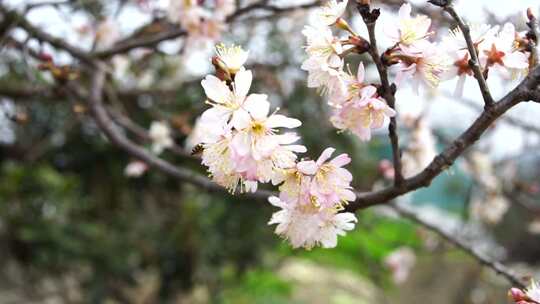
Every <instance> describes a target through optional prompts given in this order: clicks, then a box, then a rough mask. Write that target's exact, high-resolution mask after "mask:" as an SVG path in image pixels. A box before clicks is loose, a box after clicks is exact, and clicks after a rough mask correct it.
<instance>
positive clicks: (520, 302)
mask: <svg viewBox="0 0 540 304" xmlns="http://www.w3.org/2000/svg"><path fill="white" fill-rule="evenodd" d="M508 296H509V297H510V298H511V299H512V300H514V302H515V303H517V304H537V303H540V283H538V282H536V281H535V280H531V283H530V285H529V287H527V289H525V290H521V289H519V288H512V289H510V290H509V291H508Z"/></svg>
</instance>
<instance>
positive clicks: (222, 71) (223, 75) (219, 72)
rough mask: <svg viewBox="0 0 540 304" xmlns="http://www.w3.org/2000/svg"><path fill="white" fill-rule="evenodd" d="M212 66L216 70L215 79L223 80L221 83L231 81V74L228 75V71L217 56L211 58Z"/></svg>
mask: <svg viewBox="0 0 540 304" xmlns="http://www.w3.org/2000/svg"><path fill="white" fill-rule="evenodd" d="M212 65H213V66H214V68H215V69H216V77H217V78H219V79H221V80H223V81H229V80H231V79H232V78H231V74H230V73H229V69H228V68H227V66H226V65H225V63H224V62H223V60H221V59H220V58H219V57H218V56H214V57H212Z"/></svg>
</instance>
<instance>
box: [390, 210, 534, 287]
mask: <svg viewBox="0 0 540 304" xmlns="http://www.w3.org/2000/svg"><path fill="white" fill-rule="evenodd" d="M391 207H392V209H394V210H396V212H398V213H399V215H401V216H402V217H404V218H407V219H409V220H411V221H413V222H414V223H417V224H419V225H420V226H422V227H425V228H427V229H429V230H430V231H433V232H435V233H436V234H437V235H439V236H440V237H442V238H443V239H445V240H446V241H447V242H449V243H451V244H453V245H455V246H456V247H458V248H459V249H461V250H462V251H464V252H465V253H467V254H468V255H469V256H471V257H473V258H474V259H475V260H477V261H478V262H479V263H480V264H482V265H484V266H486V267H488V268H490V269H492V270H493V271H495V272H496V273H497V274H498V275H501V276H503V277H504V278H505V279H507V280H508V281H509V282H510V283H512V285H513V286H515V287H519V288H524V287H525V284H524V283H523V281H522V280H521V279H520V278H519V277H518V276H517V275H516V274H515V273H514V272H513V271H512V270H511V269H509V268H507V267H506V266H504V265H503V264H501V263H499V262H497V261H494V260H493V259H491V258H490V257H488V256H486V255H485V254H483V253H481V252H480V251H478V250H476V249H475V248H474V245H472V244H468V243H467V242H465V241H464V240H461V239H460V238H459V237H457V236H456V235H454V234H452V233H450V232H447V231H444V230H443V229H441V228H440V227H438V226H437V225H435V224H433V223H430V222H428V221H426V220H424V219H422V218H420V217H419V216H418V215H417V214H416V213H414V212H412V211H410V210H408V208H405V207H403V206H400V205H397V204H391Z"/></svg>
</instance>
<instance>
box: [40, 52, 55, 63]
mask: <svg viewBox="0 0 540 304" xmlns="http://www.w3.org/2000/svg"><path fill="white" fill-rule="evenodd" d="M39 60H41V61H45V62H52V61H53V58H52V56H51V55H50V54H47V53H40V54H39Z"/></svg>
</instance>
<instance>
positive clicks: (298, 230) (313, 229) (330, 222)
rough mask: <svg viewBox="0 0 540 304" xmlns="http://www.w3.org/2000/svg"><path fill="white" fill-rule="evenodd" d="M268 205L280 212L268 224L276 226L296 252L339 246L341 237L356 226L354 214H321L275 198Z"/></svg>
mask: <svg viewBox="0 0 540 304" xmlns="http://www.w3.org/2000/svg"><path fill="white" fill-rule="evenodd" d="M268 201H269V202H270V203H271V204H272V205H274V206H276V207H279V208H281V210H280V211H278V212H276V213H274V214H273V215H272V218H271V219H270V221H269V222H268V224H269V225H274V224H277V226H276V230H275V233H276V234H278V235H280V236H282V237H283V238H285V239H286V240H288V241H289V242H290V243H291V245H292V246H293V248H299V247H304V248H307V249H311V248H313V247H314V246H317V245H320V246H322V247H323V248H333V247H336V246H337V237H338V235H341V236H343V235H345V234H346V231H349V230H352V229H353V228H354V225H355V223H356V222H357V219H356V217H355V216H354V214H353V213H348V212H347V213H337V212H336V210H335V209H324V210H320V209H318V208H315V207H314V206H312V205H308V206H300V205H295V204H290V203H287V202H284V201H282V200H280V199H279V198H277V197H275V196H272V197H270V198H269V199H268Z"/></svg>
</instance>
